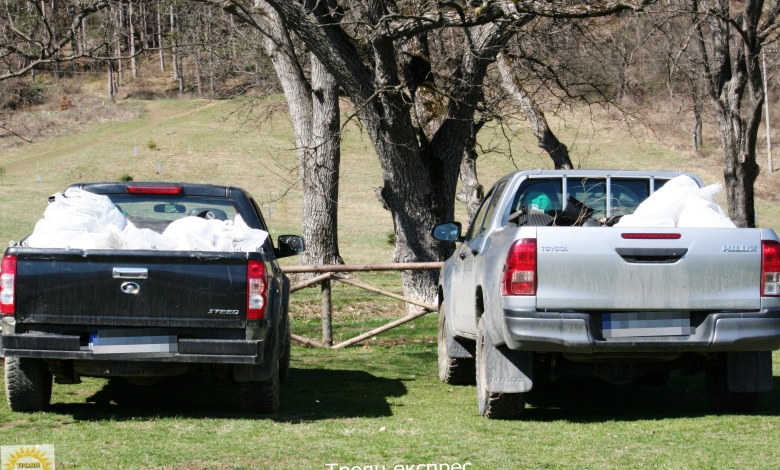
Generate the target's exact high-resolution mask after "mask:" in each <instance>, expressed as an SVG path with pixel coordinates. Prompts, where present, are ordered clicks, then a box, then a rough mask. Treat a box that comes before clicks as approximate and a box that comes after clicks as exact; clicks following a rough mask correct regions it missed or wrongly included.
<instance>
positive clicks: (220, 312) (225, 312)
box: [209, 308, 238, 315]
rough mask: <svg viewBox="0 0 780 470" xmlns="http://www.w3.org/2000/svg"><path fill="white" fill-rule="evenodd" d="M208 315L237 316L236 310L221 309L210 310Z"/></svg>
mask: <svg viewBox="0 0 780 470" xmlns="http://www.w3.org/2000/svg"><path fill="white" fill-rule="evenodd" d="M209 314H210V315H238V310H225V309H221V308H210V309H209Z"/></svg>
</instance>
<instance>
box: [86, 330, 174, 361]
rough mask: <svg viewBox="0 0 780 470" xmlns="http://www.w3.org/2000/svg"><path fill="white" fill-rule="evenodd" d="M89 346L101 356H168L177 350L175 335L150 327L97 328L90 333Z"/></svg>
mask: <svg viewBox="0 0 780 470" xmlns="http://www.w3.org/2000/svg"><path fill="white" fill-rule="evenodd" d="M89 347H90V349H92V353H93V354H95V355H101V356H109V355H111V356H114V355H116V356H122V357H170V356H173V355H174V354H176V353H177V352H179V342H178V339H177V337H176V335H174V334H171V333H170V332H169V331H168V330H165V329H151V328H133V329H117V330H98V332H97V334H93V335H90V338H89Z"/></svg>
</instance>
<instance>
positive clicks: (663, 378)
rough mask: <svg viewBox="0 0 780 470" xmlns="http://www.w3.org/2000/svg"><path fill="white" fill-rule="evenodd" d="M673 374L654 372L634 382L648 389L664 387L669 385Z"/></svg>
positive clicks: (666, 371)
mask: <svg viewBox="0 0 780 470" xmlns="http://www.w3.org/2000/svg"><path fill="white" fill-rule="evenodd" d="M671 374H672V372H671V371H670V370H654V371H653V372H650V373H649V374H647V375H643V376H642V377H639V378H638V379H636V380H634V383H635V384H637V385H644V386H646V387H664V386H666V385H669V377H670V376H671Z"/></svg>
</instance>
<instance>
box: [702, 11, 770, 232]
mask: <svg viewBox="0 0 780 470" xmlns="http://www.w3.org/2000/svg"><path fill="white" fill-rule="evenodd" d="M689 5H690V12H691V20H692V23H693V27H694V28H695V37H696V40H697V43H698V49H699V51H698V52H699V54H700V57H701V60H700V62H699V63H700V67H701V71H702V76H703V77H704V78H705V80H704V88H705V93H706V96H707V97H708V99H709V101H710V103H711V106H712V108H713V109H714V111H715V116H716V118H717V121H718V130H719V131H720V137H721V148H722V151H723V176H724V177H725V181H726V195H727V199H728V205H729V216H730V217H731V219H732V220H733V221H734V223H735V224H737V226H738V227H755V224H756V219H755V208H754V204H753V184H754V182H755V180H756V178H757V177H758V173H759V166H758V163H757V162H756V142H757V140H758V128H759V124H760V123H761V117H762V111H763V107H764V91H763V80H762V79H763V75H762V71H761V57H760V54H761V50H762V48H763V47H764V45H765V44H766V43H768V42H770V41H773V40H775V39H776V38H777V34H778V30H779V29H780V20H778V15H780V1H778V0H771V2H770V4H769V5H765V3H764V1H763V0H746V1H745V2H744V4H743V5H742V9H741V11H737V12H732V11H731V8H732V5H731V3H730V2H729V1H728V0H690V4H689Z"/></svg>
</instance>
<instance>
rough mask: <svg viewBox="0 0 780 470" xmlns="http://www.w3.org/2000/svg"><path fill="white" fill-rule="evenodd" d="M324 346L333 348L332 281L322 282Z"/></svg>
mask: <svg viewBox="0 0 780 470" xmlns="http://www.w3.org/2000/svg"><path fill="white" fill-rule="evenodd" d="M321 286H322V344H324V345H325V346H327V347H330V346H333V321H332V320H333V318H332V311H333V304H332V303H331V299H330V279H325V280H324V281H322V284H321Z"/></svg>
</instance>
